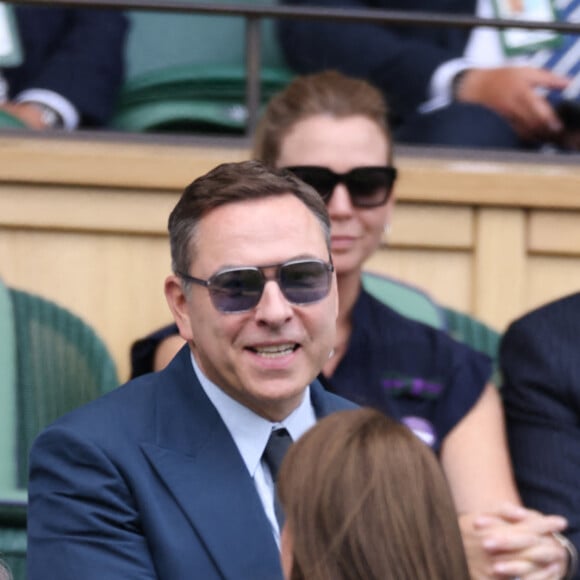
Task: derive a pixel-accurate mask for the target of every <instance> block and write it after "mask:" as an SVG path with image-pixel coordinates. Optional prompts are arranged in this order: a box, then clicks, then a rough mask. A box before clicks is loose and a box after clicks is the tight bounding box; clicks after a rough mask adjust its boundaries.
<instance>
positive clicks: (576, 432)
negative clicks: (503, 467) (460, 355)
mask: <svg viewBox="0 0 580 580" xmlns="http://www.w3.org/2000/svg"><path fill="white" fill-rule="evenodd" d="M500 363H501V367H502V373H503V376H504V385H503V389H502V393H503V396H504V401H505V408H506V417H507V429H508V437H509V444H510V451H511V454H512V459H513V464H514V469H515V473H516V479H517V483H518V487H519V490H520V493H521V495H522V499H523V501H524V503H525V504H526V505H527V506H529V507H532V508H536V509H538V510H540V511H542V512H545V513H551V514H561V515H563V516H565V517H566V518H568V522H569V529H568V530H567V532H566V535H567V536H568V537H569V539H570V540H572V542H573V543H574V544H575V546H576V548H577V549H578V551H579V552H580V293H578V294H573V295H571V296H568V297H566V298H562V299H560V300H557V301H555V302H552V303H550V304H548V305H546V306H543V307H541V308H539V309H537V310H535V311H533V312H531V313H529V314H527V315H526V316H524V317H523V318H521V319H519V320H517V321H516V322H514V323H513V324H512V325H511V326H510V327H509V328H508V330H507V332H506V334H505V335H504V338H503V340H502V344H501V349H500ZM578 577H580V571H579V574H578Z"/></svg>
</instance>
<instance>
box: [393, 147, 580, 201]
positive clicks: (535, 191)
mask: <svg viewBox="0 0 580 580" xmlns="http://www.w3.org/2000/svg"><path fill="white" fill-rule="evenodd" d="M436 155H437V154H436V153H435V154H434V156H436ZM509 157H510V156H509V155H508V156H506V158H508V160H506V161H502V160H500V159H495V160H493V159H492V160H486V154H485V152H483V151H482V152H481V154H480V155H478V159H468V160H465V159H457V158H455V159H436V158H434V159H425V158H421V159H414V158H407V159H401V160H400V167H401V180H400V183H399V184H398V195H399V197H400V199H405V200H407V201H408V200H416V201H427V200H433V201H437V200H438V201H441V202H442V201H445V202H449V203H460V204H463V203H471V202H473V201H474V199H475V198H477V204H478V205H491V206H519V207H566V208H580V196H579V195H578V192H579V191H580V167H579V165H578V163H577V161H576V162H574V160H573V159H572V161H570V160H568V162H562V161H559V162H557V163H554V162H553V160H551V159H550V158H548V157H541V162H540V163H538V155H537V154H535V155H533V156H531V157H526V156H516V157H515V158H516V159H521V160H520V161H512V160H509ZM513 158H514V156H512V159H513ZM555 183H557V187H555V186H554V184H555Z"/></svg>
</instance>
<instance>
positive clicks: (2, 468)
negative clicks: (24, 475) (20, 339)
mask: <svg viewBox="0 0 580 580" xmlns="http://www.w3.org/2000/svg"><path fill="white" fill-rule="evenodd" d="M15 431H16V337H15V334H14V315H13V311H12V297H11V293H10V290H9V288H8V287H7V286H5V285H4V283H3V282H2V281H1V280H0V489H9V488H13V487H15V485H16V482H17V479H18V478H17V474H16V464H15V462H14V460H13V458H14V454H15V451H16V449H15V444H16V440H15V438H14V433H15Z"/></svg>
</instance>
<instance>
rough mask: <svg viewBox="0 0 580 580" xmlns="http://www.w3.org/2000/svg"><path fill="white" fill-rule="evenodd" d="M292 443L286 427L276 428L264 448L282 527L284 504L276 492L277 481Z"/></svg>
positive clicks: (276, 510)
mask: <svg viewBox="0 0 580 580" xmlns="http://www.w3.org/2000/svg"><path fill="white" fill-rule="evenodd" d="M290 445H292V437H290V433H288V431H286V429H276V430H274V431H272V433H270V438H269V439H268V443H267V444H266V449H265V450H264V461H265V462H266V465H267V466H268V468H269V469H270V473H271V474H272V481H273V483H274V511H275V512H276V519H277V520H278V525H279V526H280V529H282V526H283V525H284V512H283V511H282V506H281V505H280V502H279V501H278V493H277V492H276V481H277V479H278V470H279V469H280V465H281V463H282V459H284V455H286V451H288V448H289V447H290Z"/></svg>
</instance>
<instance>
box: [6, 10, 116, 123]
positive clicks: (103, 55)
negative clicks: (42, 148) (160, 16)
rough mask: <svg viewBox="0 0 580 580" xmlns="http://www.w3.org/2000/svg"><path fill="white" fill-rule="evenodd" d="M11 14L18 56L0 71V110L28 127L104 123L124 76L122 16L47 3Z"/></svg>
mask: <svg viewBox="0 0 580 580" xmlns="http://www.w3.org/2000/svg"><path fill="white" fill-rule="evenodd" d="M14 12H15V21H16V30H17V32H18V36H19V38H20V44H21V46H22V52H23V59H22V63H21V64H20V65H19V66H16V67H13V68H11V67H6V68H4V69H2V71H1V76H2V77H3V80H4V81H5V83H6V85H7V86H5V87H4V89H5V90H4V95H3V96H4V99H3V100H4V103H3V104H0V109H2V110H4V111H6V112H8V113H10V114H11V115H13V116H15V117H18V118H19V119H20V120H21V121H22V122H24V124H26V125H27V126H29V127H31V128H34V129H49V128H61V127H62V128H66V129H76V128H77V127H79V126H81V127H97V126H102V125H106V123H107V122H108V121H109V119H110V118H111V116H112V114H113V112H114V107H115V104H116V100H117V96H118V93H119V90H120V88H121V84H122V82H123V78H124V47H125V38H126V33H127V26H128V24H127V18H126V16H125V15H124V14H123V13H122V12H120V11H117V10H94V9H88V8H59V7H53V6H51V7H38V6H16V7H14ZM2 86H3V85H2V84H0V88H1V87H2ZM0 96H2V95H1V93H0Z"/></svg>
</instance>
